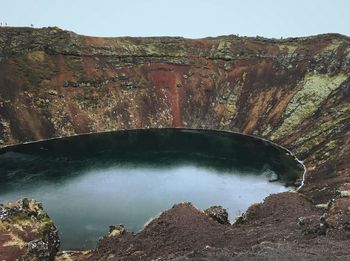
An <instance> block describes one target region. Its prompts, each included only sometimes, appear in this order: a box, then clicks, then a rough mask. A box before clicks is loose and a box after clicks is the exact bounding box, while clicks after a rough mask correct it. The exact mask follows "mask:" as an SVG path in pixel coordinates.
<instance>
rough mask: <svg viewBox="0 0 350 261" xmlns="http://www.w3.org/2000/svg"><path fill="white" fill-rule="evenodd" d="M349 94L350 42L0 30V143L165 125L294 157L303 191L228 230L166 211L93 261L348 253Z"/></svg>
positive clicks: (195, 215) (101, 249) (273, 200)
mask: <svg viewBox="0 0 350 261" xmlns="http://www.w3.org/2000/svg"><path fill="white" fill-rule="evenodd" d="M349 85H350V39H349V38H348V37H345V36H342V35H336V34H328V35H319V36H314V37H307V38H293V39H285V40H271V39H265V38H248V37H237V36H223V37H217V38H205V39H197V40H190V39H184V38H179V37H156V38H129V37H124V38H95V37H87V36H80V35H77V34H74V33H72V32H67V31H62V30H60V29H58V28H45V29H30V28H0V146H1V147H3V146H7V145H12V144H16V143H22V142H27V141H35V140H39V139H47V138H53V137H61V136H70V135H75V134H81V133H92V132H101V131H110V130H120V129H134V128H162V127H187V128H208V129H219V130H229V131H236V132H241V133H245V134H252V135H256V136H259V137H263V138H265V139H268V140H271V141H273V142H276V143H278V144H280V145H282V146H285V147H286V148H288V149H290V150H291V151H292V152H294V153H295V155H296V156H297V157H298V158H299V159H301V160H303V161H304V163H305V165H306V167H307V170H308V172H307V176H306V182H305V185H304V186H303V188H302V189H301V190H300V191H299V192H301V193H286V194H280V195H276V196H271V197H269V198H268V199H267V200H266V201H265V202H264V203H262V204H259V205H254V206H252V207H251V208H250V209H249V210H248V212H247V213H246V215H245V216H243V217H242V219H241V223H238V224H235V225H233V226H231V225H222V224H218V223H215V222H214V221H213V222H214V223H213V222H212V221H208V219H207V217H205V215H204V214H203V213H199V212H198V211H197V210H195V209H193V208H192V207H191V206H178V207H174V208H173V209H172V210H170V211H168V212H165V214H162V215H161V216H160V217H159V218H157V219H155V220H153V221H152V222H151V224H150V225H149V226H147V227H146V228H145V230H144V231H142V232H141V233H139V234H137V235H131V234H128V233H127V234H126V235H123V236H122V237H121V238H120V237H115V238H112V239H111V238H109V237H105V238H104V239H103V240H102V241H101V242H100V244H99V246H98V248H97V249H96V250H95V251H94V252H92V256H91V257H90V258H91V259H92V260H99V259H101V258H109V257H111V259H112V260H113V259H116V260H124V259H122V258H125V260H131V259H135V260H136V259H139V257H140V256H141V257H143V258H145V260H147V259H148V258H150V257H159V256H163V257H166V258H165V259H164V260H168V259H169V260H172V259H173V258H176V257H179V258H180V257H182V258H191V257H192V258H193V259H196V258H199V257H203V258H204V259H203V260H206V259H205V258H207V259H208V260H210V258H212V259H213V257H215V258H219V257H222V258H226V257H227V258H228V259H230V258H232V257H235V258H236V259H237V260H244V259H246V258H253V259H254V258H262V257H264V258H267V257H271V256H273V255H274V254H276V255H275V257H276V258H277V257H280V258H283V257H286V256H290V257H291V258H292V257H295V254H296V253H298V254H299V255H300V258H313V257H315V256H318V257H325V256H327V257H330V258H331V257H334V256H335V255H336V256H341V257H345V256H347V254H346V253H345V252H346V251H345V252H344V250H347V246H348V239H349V238H350V237H349V231H350V229H349V225H348V224H349V222H350V219H349V216H350V214H349V207H350V198H349V195H350V177H349V174H350V160H349V159H350V146H349V140H350V124H349V122H350V105H349V101H350V89H349ZM304 195H306V197H305V196H304ZM307 198H308V199H311V200H312V201H313V202H310V201H309V200H308V199H307ZM319 203H323V204H319ZM330 203H332V204H330ZM316 204H319V205H316ZM315 205H316V207H315ZM181 220H189V221H188V222H187V221H186V222H185V223H184V224H182V223H181ZM298 220H299V221H298ZM179 222H180V223H179ZM208 222H211V223H208ZM34 227H35V226H34ZM14 231H16V230H14ZM209 232H210V233H209ZM208 233H209V234H208ZM169 235H171V238H170V239H169ZM223 235H224V236H223ZM21 236H22V235H21ZM310 237H312V240H311V241H310ZM4 238H5V239H6V237H4V236H3V237H0V239H1V240H2V239H4ZM223 238H224V239H225V240H222V239H223ZM237 238H239V240H237ZM20 239H21V237H20ZM21 240H22V239H21ZM169 240H170V241H169ZM1 242H3V241H1ZM6 242H7V241H6ZM150 242H153V243H150ZM194 242H195V244H194ZM295 242H297V243H295ZM5 245H6V244H5ZM14 245H16V244H14ZM131 245H134V248H133V249H131V250H130V246H131ZM206 245H208V247H207V246H206ZM159 246H161V247H159ZM190 246H192V248H191V247H190ZM20 249H22V250H23V249H24V248H20ZM174 249H175V250H177V251H178V253H175V252H174ZM269 249H273V253H272V252H271V251H270V250H269ZM310 249H313V250H312V251H314V252H313V253H311V254H310ZM332 249H333V250H332ZM22 250H21V251H22ZM153 250H154V251H153ZM163 250H164V251H163ZM306 250H307V251H306ZM23 251H24V250H23ZM118 251H119V252H118ZM147 251H148V252H147ZM162 251H163V252H162ZM191 251H192V252H191ZM196 251H197V252H196ZM269 251H270V252H269ZM332 251H333V252H332ZM129 252H130V253H129ZM11 253H12V252H11ZM79 255H82V256H81V257H79V258H78V256H79ZM89 255H90V254H89V253H87V254H86V253H80V252H77V253H73V254H72V256H74V258H75V259H77V260H78V259H80V258H81V259H85V258H87V256H89ZM69 256H70V254H68V253H63V254H62V255H61V256H60V258H62V260H68V259H67V258H70V257H69ZM168 257H169V258H168ZM347 257H348V256H347ZM167 258H168V259H167ZM178 260H181V258H180V259H178Z"/></svg>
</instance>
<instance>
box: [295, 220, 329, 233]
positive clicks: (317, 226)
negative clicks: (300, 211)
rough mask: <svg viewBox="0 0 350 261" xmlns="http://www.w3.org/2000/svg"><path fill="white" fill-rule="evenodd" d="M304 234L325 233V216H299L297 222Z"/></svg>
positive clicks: (326, 225)
mask: <svg viewBox="0 0 350 261" xmlns="http://www.w3.org/2000/svg"><path fill="white" fill-rule="evenodd" d="M297 224H298V225H299V226H300V228H301V230H302V233H303V234H304V235H312V236H317V235H325V234H326V232H327V229H328V227H329V225H328V223H327V221H326V218H325V216H317V215H312V216H307V217H299V218H298V223H297Z"/></svg>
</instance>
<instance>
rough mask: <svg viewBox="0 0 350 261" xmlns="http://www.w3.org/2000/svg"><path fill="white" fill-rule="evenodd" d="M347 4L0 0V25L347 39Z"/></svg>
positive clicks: (321, 0) (334, 0) (333, 0)
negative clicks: (325, 35) (341, 36)
mask: <svg viewBox="0 0 350 261" xmlns="http://www.w3.org/2000/svg"><path fill="white" fill-rule="evenodd" d="M349 10H350V0H114V1H113V0H97V1H91V0H7V1H5V0H0V22H2V23H3V24H4V23H5V22H6V23H7V24H8V25H10V26H29V25H30V24H33V25H34V27H47V26H58V27H60V28H62V29H65V30H70V31H74V32H76V33H79V34H84V35H94V36H165V35H168V36H184V37H188V38H201V37H206V36H218V35H227V34H239V35H246V36H256V35H260V36H265V37H276V38H279V37H290V36H307V35H315V34H320V33H331V32H332V33H341V34H345V35H348V36H350V14H349Z"/></svg>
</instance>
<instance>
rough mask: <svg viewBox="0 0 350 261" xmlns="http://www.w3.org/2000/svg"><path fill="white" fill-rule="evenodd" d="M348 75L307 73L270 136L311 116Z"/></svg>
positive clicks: (279, 135)
mask: <svg viewBox="0 0 350 261" xmlns="http://www.w3.org/2000/svg"><path fill="white" fill-rule="evenodd" d="M347 77H348V75H346V74H343V73H340V74H337V75H334V76H329V75H323V74H318V73H315V74H307V75H306V76H305V77H304V80H303V81H302V82H301V83H300V85H301V86H302V88H301V90H300V91H298V92H297V93H296V94H295V95H294V97H293V99H292V100H291V101H290V103H289V104H288V106H287V109H286V111H285V112H284V115H283V119H284V121H283V123H282V125H281V126H280V127H279V128H278V129H277V130H276V131H275V132H274V133H273V135H272V136H271V139H272V140H276V139H278V138H280V137H282V136H284V135H286V134H288V133H289V132H290V131H291V130H293V129H294V128H295V127H297V126H298V125H299V124H300V123H301V122H302V121H303V120H304V119H305V118H307V117H309V116H311V115H312V114H313V113H315V111H316V110H317V109H318V108H319V105H320V104H321V103H322V101H324V100H325V99H326V98H327V97H328V95H329V94H330V93H331V92H332V91H333V90H335V89H337V88H338V87H339V86H340V85H341V84H342V82H343V81H345V80H346V79H347Z"/></svg>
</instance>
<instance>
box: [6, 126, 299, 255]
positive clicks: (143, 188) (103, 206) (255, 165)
mask: <svg viewBox="0 0 350 261" xmlns="http://www.w3.org/2000/svg"><path fill="white" fill-rule="evenodd" d="M233 174H235V175H233ZM302 174H303V168H302V166H301V165H300V164H299V163H298V162H297V161H296V160H295V159H294V157H292V156H291V155H289V154H288V153H286V151H285V150H284V149H282V148H280V147H277V146H274V145H272V144H270V143H268V142H266V141H263V140H260V139H255V138H252V137H249V136H244V135H239V134H233V133H228V132H217V131H204V130H198V131H197V130H185V129H150V130H132V131H118V132H110V133H100V134H90V135H82V136H74V137H70V138H62V139H53V140H48V141H42V142H36V143H31V144H22V145H17V146H12V147H8V148H5V149H3V150H2V151H1V154H0V175H1V181H0V202H3V201H5V200H15V199H17V198H16V196H17V197H23V196H33V197H39V198H38V199H39V200H42V201H43V203H44V207H45V209H47V211H48V213H49V214H50V215H51V216H52V217H53V219H54V221H55V222H56V224H57V225H58V227H59V229H60V231H63V232H62V235H61V238H62V242H63V247H64V248H66V249H67V248H86V247H91V246H93V245H94V244H95V242H96V240H97V238H98V237H99V236H101V235H102V234H104V233H105V232H106V227H107V226H108V225H109V224H110V223H116V222H124V223H128V222H129V224H126V225H127V228H128V229H130V230H132V231H138V230H139V229H141V228H142V225H143V224H144V222H145V221H147V219H149V218H150V217H151V216H153V215H154V214H156V213H158V212H159V211H161V210H164V209H165V208H167V207H170V206H169V204H174V203H177V202H179V200H182V201H191V200H193V201H194V203H195V204H198V205H199V206H200V207H202V206H203V207H204V206H206V205H207V204H216V203H217V204H221V202H223V203H222V205H224V203H226V204H228V205H229V207H230V208H232V213H230V214H233V215H234V214H237V209H234V208H235V204H236V205H237V204H238V205H239V208H238V209H239V210H241V209H242V208H245V207H247V206H249V205H250V204H251V203H253V202H254V201H256V200H262V199H263V198H264V197H266V196H267V195H268V194H269V193H273V192H279V191H283V190H285V189H283V190H281V187H283V185H285V186H289V185H291V184H294V182H295V181H296V180H297V179H299V178H300V177H301V176H302ZM152 175H153V176H152ZM237 175H238V178H237ZM234 176H235V177H234ZM243 176H246V178H245V182H246V183H242V184H241V183H240V182H242V177H243ZM253 176H255V177H260V178H259V179H257V178H252V177H253ZM261 178H262V179H263V180H265V181H264V182H265V183H264V182H262V181H261V180H262V179H261ZM254 179H255V180H256V181H254ZM269 180H270V181H277V183H278V184H279V185H278V186H277V185H276V186H275V185H274V187H271V190H270V191H269V190H268V189H266V187H267V186H268V185H266V181H267V182H268V181H269ZM138 181H139V182H138ZM254 182H255V183H254ZM139 183H140V184H139ZM191 183H192V184H191ZM208 184H209V185H208ZM244 184H245V185H244ZM247 184H255V185H254V186H256V187H258V188H259V189H260V191H261V195H260V194H259V195H258V196H256V197H253V198H250V195H248V196H245V197H246V198H247V202H245V204H244V205H241V202H239V201H244V200H243V199H242V195H241V194H244V193H251V194H254V193H255V192H254V191H250V192H249V189H248V188H245V190H244V189H243V187H244V186H248V185H247ZM128 186H130V187H128ZM215 186H216V187H215ZM235 186H236V187H235ZM237 186H240V187H242V188H237ZM254 186H253V185H252V186H251V187H254ZM155 187H156V189H155ZM199 187H202V190H200V188H199ZM186 189H187V190H186ZM197 190H198V191H197ZM137 191H139V192H137ZM196 191H197V192H196ZM245 191H247V192H245ZM235 192H237V193H238V194H239V195H238V196H237V199H236V202H235V203H232V202H233V201H234V199H233V198H232V199H229V200H231V201H232V202H229V201H228V199H227V198H230V197H231V196H228V195H231V194H235ZM84 193H85V194H84ZM118 193H119V194H118ZM196 193H198V195H197V196H196V195H194V194H196ZM210 193H211V194H210ZM131 194H132V195H131ZM177 194H181V195H180V196H179V195H177ZM208 194H210V195H208ZM219 194H220V196H219ZM257 194H258V193H257ZM163 196H164V197H165V198H166V197H168V199H167V201H166V202H160V203H159V204H158V203H157V200H158V199H159V198H162V197H163ZM72 197H76V198H75V199H72V200H71V198H72ZM108 197H111V198H110V199H108ZM138 197H139V198H143V200H148V203H142V202H140V203H138V200H139V199H138ZM243 198H244V197H243ZM248 198H249V199H248ZM61 201H64V202H65V204H63V203H62V202H61ZM67 202H68V203H67ZM237 202H238V203H237ZM84 204H85V205H86V206H85V207H82V210H81V211H83V212H84V211H85V214H86V215H85V216H84V218H83V219H84V221H85V219H86V223H85V224H80V223H84V222H82V217H81V215H75V216H74V214H72V213H74V210H75V209H76V206H77V205H80V206H81V205H84ZM113 204H116V205H118V206H123V207H124V208H122V207H121V208H120V209H119V212H113V211H112V210H111V205H113ZM145 204H146V206H147V209H143V210H142V211H141V210H140V209H142V208H146V207H145V206H144V205H145ZM208 206H209V205H208ZM224 206H225V205H224ZM90 208H91V209H92V210H91V209H90ZM94 208H95V210H96V211H95V212H98V215H99V216H97V214H96V215H95V216H94V214H91V213H92V211H93V209H94ZM97 210H98V211H97ZM67 211H70V212H69V213H70V215H69V217H67V215H65V214H64V213H65V212H67ZM127 211H128V212H130V213H129V216H126V215H125V212H127ZM140 211H141V212H140ZM147 211H148V212H147ZM101 213H102V214H101ZM103 213H104V214H103ZM80 214H81V213H80ZM88 216H89V217H88ZM91 216H94V217H91ZM133 216H139V218H138V219H135V220H134V219H133ZM116 217H120V220H116ZM78 224H79V225H78ZM80 225H81V226H80ZM82 231H83V232H82ZM84 231H85V232H84ZM72 234H74V235H72ZM84 237H85V238H90V239H89V240H90V241H89V242H87V241H86V240H85V241H84V240H83V239H82V238H84Z"/></svg>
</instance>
